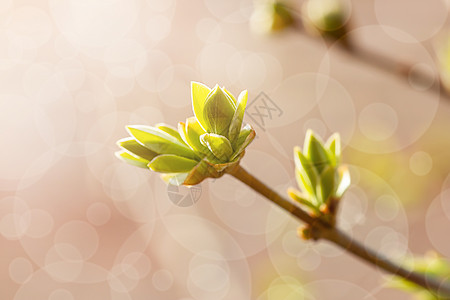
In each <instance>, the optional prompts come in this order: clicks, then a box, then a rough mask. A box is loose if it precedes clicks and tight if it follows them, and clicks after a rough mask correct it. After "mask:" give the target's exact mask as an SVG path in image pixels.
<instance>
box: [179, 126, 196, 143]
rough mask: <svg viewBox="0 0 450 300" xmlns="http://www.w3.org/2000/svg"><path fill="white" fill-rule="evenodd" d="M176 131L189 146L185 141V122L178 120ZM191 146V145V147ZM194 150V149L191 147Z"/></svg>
mask: <svg viewBox="0 0 450 300" xmlns="http://www.w3.org/2000/svg"><path fill="white" fill-rule="evenodd" d="M178 133H179V134H180V137H181V139H182V140H183V142H184V143H185V144H186V145H188V146H189V143H188V141H187V138H186V136H187V134H186V124H185V123H184V122H178ZM191 148H192V147H191ZM192 150H194V149H192Z"/></svg>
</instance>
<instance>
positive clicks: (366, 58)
mask: <svg viewBox="0 0 450 300" xmlns="http://www.w3.org/2000/svg"><path fill="white" fill-rule="evenodd" d="M291 11H292V12H293V13H294V15H295V22H294V28H295V29H296V30H297V32H300V33H301V34H302V35H304V36H307V37H309V38H311V39H314V40H316V39H317V38H316V37H314V36H312V35H311V34H309V33H308V32H307V31H306V30H305V28H304V27H303V25H302V18H303V16H302V15H301V13H299V12H298V11H295V10H293V9H291ZM347 32H349V31H348V30H347ZM317 37H319V35H318V36H317ZM324 39H325V41H326V42H327V44H328V46H329V47H330V46H331V45H334V44H336V45H337V46H338V47H337V48H339V49H340V50H341V52H342V53H344V54H347V55H348V56H349V57H351V58H353V59H355V60H358V61H360V62H362V63H364V64H366V65H369V66H371V67H373V68H376V69H378V70H381V71H383V72H386V73H388V74H393V75H395V76H397V77H398V78H399V79H402V81H403V82H404V83H406V84H407V85H408V86H409V87H411V85H410V83H411V81H413V82H415V83H416V84H418V85H419V86H422V87H423V91H424V92H429V93H434V94H436V95H438V96H440V97H442V98H444V99H445V100H448V101H450V92H449V91H447V90H446V89H445V87H444V85H443V84H442V82H441V80H440V77H439V75H438V74H428V73H426V72H423V71H422V70H420V69H418V68H415V64H414V63H405V62H400V61H397V60H396V59H394V58H392V57H389V56H387V55H384V54H382V53H378V52H375V51H371V50H369V49H366V48H364V47H362V46H360V45H358V44H357V43H356V42H355V39H353V38H352V37H351V36H349V35H348V34H347V35H345V36H344V37H343V38H341V39H339V40H335V39H333V38H330V37H324Z"/></svg>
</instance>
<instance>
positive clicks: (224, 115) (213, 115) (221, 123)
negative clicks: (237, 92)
mask: <svg viewBox="0 0 450 300" xmlns="http://www.w3.org/2000/svg"><path fill="white" fill-rule="evenodd" d="M235 110H236V108H235V104H234V103H233V99H231V98H230V96H229V95H228V94H227V93H226V92H224V91H223V90H222V89H221V88H220V87H219V86H217V85H216V87H215V88H214V89H213V90H212V91H211V93H209V95H208V97H207V98H206V101H205V106H204V110H203V118H204V121H205V125H206V128H205V129H206V130H205V131H207V132H211V133H215V134H219V135H223V136H225V137H226V136H227V135H228V130H229V128H230V123H231V120H232V118H233V115H234V113H235ZM202 125H203V124H202Z"/></svg>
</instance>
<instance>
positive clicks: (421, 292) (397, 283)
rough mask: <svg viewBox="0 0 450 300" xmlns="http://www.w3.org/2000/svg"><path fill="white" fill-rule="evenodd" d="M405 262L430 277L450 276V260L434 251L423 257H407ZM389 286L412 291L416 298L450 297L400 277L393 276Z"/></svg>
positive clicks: (438, 299)
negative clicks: (437, 293) (442, 295)
mask: <svg viewBox="0 0 450 300" xmlns="http://www.w3.org/2000/svg"><path fill="white" fill-rule="evenodd" d="M404 263H405V265H407V266H408V267H410V268H411V269H413V270H414V271H416V272H419V273H423V274H426V275H427V276H430V278H431V277H437V278H448V277H449V276H450V262H449V261H448V260H446V259H444V258H443V257H441V256H439V255H438V254H437V253H436V252H433V251H430V252H428V253H426V254H425V256H423V257H413V258H409V259H406V260H405V262H404ZM389 286H390V287H393V288H397V289H400V290H404V291H407V292H410V293H412V294H413V297H414V299H415V300H444V299H448V298H447V297H440V296H439V295H436V294H435V293H433V292H431V291H429V290H426V289H424V288H423V287H420V286H418V285H416V284H414V283H412V282H410V281H407V280H405V279H403V278H400V277H393V278H391V279H390V280H389Z"/></svg>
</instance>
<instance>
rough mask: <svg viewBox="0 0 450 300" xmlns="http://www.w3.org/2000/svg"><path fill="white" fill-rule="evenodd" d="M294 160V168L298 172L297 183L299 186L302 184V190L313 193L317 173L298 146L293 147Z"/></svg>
mask: <svg viewBox="0 0 450 300" xmlns="http://www.w3.org/2000/svg"><path fill="white" fill-rule="evenodd" d="M294 162H295V170H296V171H297V172H298V173H299V174H298V175H299V176H296V178H297V183H298V184H299V186H300V187H302V186H303V188H304V190H303V192H308V193H310V194H311V195H315V194H316V185H317V181H318V177H319V174H318V173H317V170H316V168H315V167H314V165H313V164H312V163H311V161H310V160H309V159H308V158H307V157H306V156H305V155H303V153H302V151H301V150H300V148H299V147H294ZM300 175H301V176H300Z"/></svg>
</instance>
